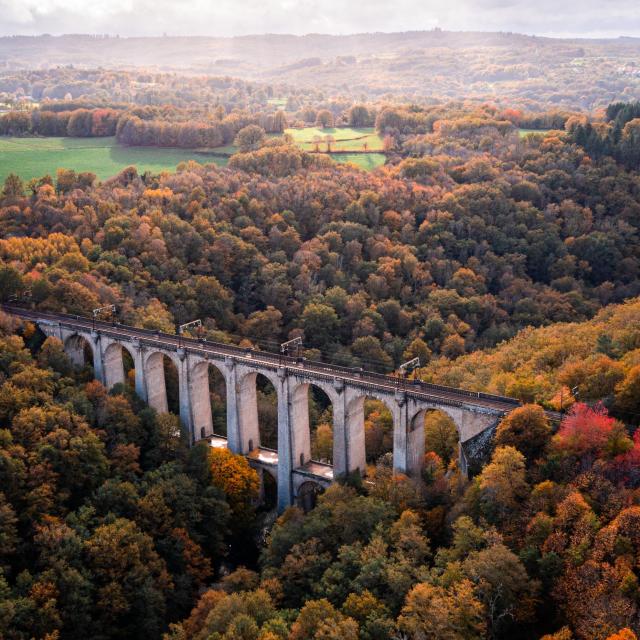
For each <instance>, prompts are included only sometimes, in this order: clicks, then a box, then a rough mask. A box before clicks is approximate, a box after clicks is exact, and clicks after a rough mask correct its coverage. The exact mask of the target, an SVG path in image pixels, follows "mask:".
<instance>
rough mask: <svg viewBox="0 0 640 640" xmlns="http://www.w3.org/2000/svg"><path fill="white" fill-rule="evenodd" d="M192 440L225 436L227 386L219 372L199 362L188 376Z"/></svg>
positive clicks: (211, 365)
mask: <svg viewBox="0 0 640 640" xmlns="http://www.w3.org/2000/svg"><path fill="white" fill-rule="evenodd" d="M190 384H191V408H192V412H193V429H194V439H195V440H201V439H204V438H208V437H210V436H212V435H220V436H226V435H227V385H226V381H225V378H224V376H223V375H222V373H221V371H220V370H219V369H218V367H216V366H215V365H214V364H212V363H210V362H199V363H198V364H197V365H196V366H195V367H193V369H192V370H191V374H190Z"/></svg>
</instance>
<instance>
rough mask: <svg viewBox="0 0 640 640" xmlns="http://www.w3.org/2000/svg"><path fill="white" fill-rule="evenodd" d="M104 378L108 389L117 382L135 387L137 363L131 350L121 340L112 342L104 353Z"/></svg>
mask: <svg viewBox="0 0 640 640" xmlns="http://www.w3.org/2000/svg"><path fill="white" fill-rule="evenodd" d="M102 359H103V362H104V380H105V386H106V387H107V389H111V388H112V387H114V386H115V385H116V384H128V385H131V386H132V387H134V388H135V365H134V359H133V355H132V354H131V352H130V351H129V350H128V349H127V348H126V347H125V346H124V345H123V344H120V343H119V342H112V343H111V344H110V345H109V346H108V347H107V348H106V349H105V350H104V354H103V357H102Z"/></svg>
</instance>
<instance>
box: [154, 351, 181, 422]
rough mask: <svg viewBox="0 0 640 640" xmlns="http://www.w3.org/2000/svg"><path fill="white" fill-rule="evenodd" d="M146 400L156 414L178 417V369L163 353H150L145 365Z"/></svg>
mask: <svg viewBox="0 0 640 640" xmlns="http://www.w3.org/2000/svg"><path fill="white" fill-rule="evenodd" d="M145 378H146V382H147V400H148V403H149V406H151V407H153V408H154V409H155V410H156V411H157V412H158V413H173V414H175V415H178V416H179V415H180V378H179V373H178V367H177V366H176V364H175V363H174V362H173V360H172V359H171V358H170V357H169V356H168V355H167V354H165V353H161V352H160V351H156V352H155V353H152V354H151V355H150V356H149V357H148V358H147V360H146V363H145Z"/></svg>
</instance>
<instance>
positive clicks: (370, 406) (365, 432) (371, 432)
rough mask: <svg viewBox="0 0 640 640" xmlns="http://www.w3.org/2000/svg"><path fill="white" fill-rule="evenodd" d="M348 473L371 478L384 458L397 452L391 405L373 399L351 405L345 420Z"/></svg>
mask: <svg viewBox="0 0 640 640" xmlns="http://www.w3.org/2000/svg"><path fill="white" fill-rule="evenodd" d="M345 420H346V423H345V431H346V433H347V441H348V443H349V446H348V460H347V464H348V469H349V471H350V472H355V471H356V470H359V471H360V473H361V474H362V475H367V474H368V473H370V472H371V469H368V468H367V465H369V467H371V466H373V465H375V464H376V463H377V462H378V461H379V460H380V459H382V458H383V457H385V456H386V457H390V454H391V453H392V452H393V426H394V425H393V414H392V412H391V409H390V408H389V407H388V406H387V404H386V403H385V402H384V401H382V400H379V399H377V398H374V397H372V396H358V397H356V398H353V399H352V400H351V401H350V402H349V403H348V405H347V409H346V416H345Z"/></svg>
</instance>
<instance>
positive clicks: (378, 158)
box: [331, 153, 387, 171]
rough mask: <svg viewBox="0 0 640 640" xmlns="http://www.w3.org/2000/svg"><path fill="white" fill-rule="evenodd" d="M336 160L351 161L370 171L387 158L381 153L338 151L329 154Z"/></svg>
mask: <svg viewBox="0 0 640 640" xmlns="http://www.w3.org/2000/svg"><path fill="white" fill-rule="evenodd" d="M331 159H332V160H335V161H336V162H352V163H353V164H357V165H358V166H359V167H360V168H361V169H366V170H367V171H372V170H373V169H377V168H378V167H381V166H382V165H383V164H384V163H385V162H386V160H387V157H386V156H385V155H384V154H383V153H339V154H333V155H332V156H331Z"/></svg>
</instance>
